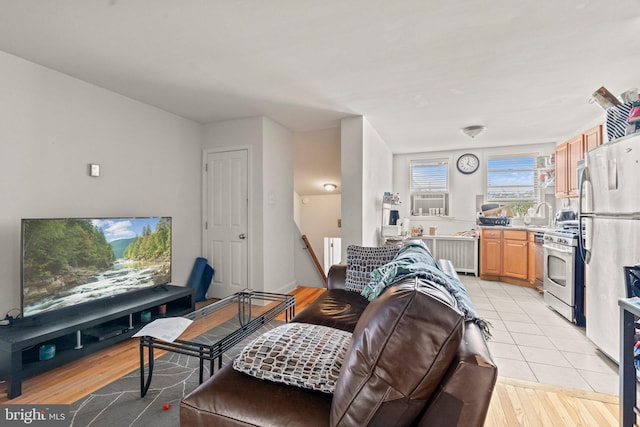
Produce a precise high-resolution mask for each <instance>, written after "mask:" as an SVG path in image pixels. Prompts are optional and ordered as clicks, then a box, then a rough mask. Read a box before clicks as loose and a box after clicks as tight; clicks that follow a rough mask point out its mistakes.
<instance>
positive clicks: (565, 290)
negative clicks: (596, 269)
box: [543, 242, 575, 321]
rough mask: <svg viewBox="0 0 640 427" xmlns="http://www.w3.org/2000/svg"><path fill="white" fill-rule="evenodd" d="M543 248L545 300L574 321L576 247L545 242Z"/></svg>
mask: <svg viewBox="0 0 640 427" xmlns="http://www.w3.org/2000/svg"><path fill="white" fill-rule="evenodd" d="M543 250H544V292H545V302H547V304H549V305H550V306H551V307H552V308H554V309H555V310H556V311H558V312H559V313H560V314H562V315H563V316H564V317H566V318H567V319H569V320H571V321H573V320H574V319H573V317H574V314H573V306H574V301H575V289H574V286H575V283H574V281H575V272H574V267H575V264H574V256H575V248H574V247H573V246H564V245H559V244H557V243H550V242H545V244H544V245H543ZM547 293H548V294H549V296H547Z"/></svg>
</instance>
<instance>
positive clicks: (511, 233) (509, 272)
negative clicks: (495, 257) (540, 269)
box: [502, 230, 529, 280]
mask: <svg viewBox="0 0 640 427" xmlns="http://www.w3.org/2000/svg"><path fill="white" fill-rule="evenodd" d="M502 238H503V240H502V253H503V256H502V261H503V263H502V275H503V276H509V277H514V278H516V279H523V280H527V277H528V267H529V262H528V261H529V244H528V242H527V232H526V231H520V230H517V231H516V230H505V231H504V232H503V235H502Z"/></svg>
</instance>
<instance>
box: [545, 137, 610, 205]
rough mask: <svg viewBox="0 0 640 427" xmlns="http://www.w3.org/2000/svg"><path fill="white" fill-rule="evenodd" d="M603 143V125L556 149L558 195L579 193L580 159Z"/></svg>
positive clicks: (569, 195) (573, 195)
mask: <svg viewBox="0 0 640 427" xmlns="http://www.w3.org/2000/svg"><path fill="white" fill-rule="evenodd" d="M600 144H602V125H598V126H596V127H593V128H591V129H589V130H588V131H586V132H584V133H581V134H580V135H577V136H575V137H573V138H571V139H570V140H568V141H567V142H565V143H563V144H560V145H558V146H557V147H556V149H555V157H556V197H576V196H577V195H578V184H579V183H578V161H579V160H582V159H584V153H586V152H587V151H589V150H591V149H592V148H595V147H597V146H598V145H600Z"/></svg>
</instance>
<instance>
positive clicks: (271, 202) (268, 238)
mask: <svg viewBox="0 0 640 427" xmlns="http://www.w3.org/2000/svg"><path fill="white" fill-rule="evenodd" d="M293 166H294V161H293V134H292V133H291V131H290V130H288V129H287V128H285V127H284V126H282V125H280V124H278V123H276V122H274V121H273V120H271V119H268V118H266V117H263V159H262V171H263V176H262V178H263V181H262V185H263V194H264V197H265V199H264V205H263V214H264V215H263V221H264V222H263V227H264V238H263V254H264V290H265V291H267V292H279V293H282V292H284V293H286V292H289V291H291V290H292V289H294V288H295V287H296V280H295V269H294V256H293V236H294V230H295V222H294V220H293Z"/></svg>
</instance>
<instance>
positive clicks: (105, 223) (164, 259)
mask: <svg viewBox="0 0 640 427" xmlns="http://www.w3.org/2000/svg"><path fill="white" fill-rule="evenodd" d="M170 281H171V218H170V217H152V218H93V219H90V218H78V219H69V218H64V219H63V218H60V219H23V220H22V315H23V316H25V317H26V316H33V315H36V314H40V313H43V312H48V311H51V310H56V309H59V308H64V307H70V306H74V305H77V304H81V303H85V302H89V301H94V300H97V299H100V298H106V297H111V296H115V295H118V294H122V293H125V292H130V291H134V290H139V289H141V288H145V287H150V286H155V285H160V284H165V283H168V282H170Z"/></svg>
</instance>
